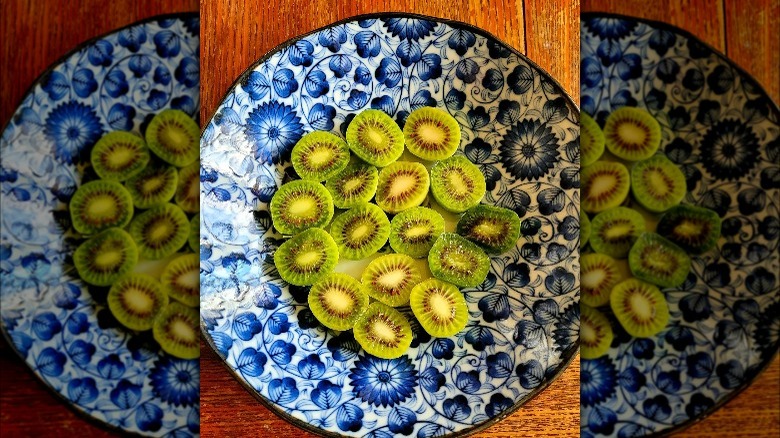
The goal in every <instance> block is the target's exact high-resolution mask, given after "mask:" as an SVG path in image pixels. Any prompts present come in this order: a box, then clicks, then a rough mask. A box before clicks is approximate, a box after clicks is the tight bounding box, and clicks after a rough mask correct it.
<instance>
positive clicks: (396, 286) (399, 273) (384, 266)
mask: <svg viewBox="0 0 780 438" xmlns="http://www.w3.org/2000/svg"><path fill="white" fill-rule="evenodd" d="M421 278H422V277H421V276H420V270H419V269H417V266H416V265H415V261H414V259H413V258H411V257H409V256H408V255H404V254H387V255H383V256H381V257H379V258H377V259H374V260H372V261H371V263H369V264H368V266H367V267H366V269H364V270H363V275H362V276H361V279H360V281H361V282H362V283H363V287H364V288H365V289H366V292H367V293H368V295H369V296H370V297H371V298H373V299H375V300H379V301H381V302H383V303H385V304H387V305H388V306H391V307H398V306H403V305H405V304H407V303H409V294H410V293H412V288H413V287H414V286H415V285H416V284H417V283H419V282H420V279H421Z"/></svg>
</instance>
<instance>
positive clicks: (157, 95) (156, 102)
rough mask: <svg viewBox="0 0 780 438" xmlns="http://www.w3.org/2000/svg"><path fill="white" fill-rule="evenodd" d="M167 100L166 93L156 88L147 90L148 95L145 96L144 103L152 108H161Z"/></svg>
mask: <svg viewBox="0 0 780 438" xmlns="http://www.w3.org/2000/svg"><path fill="white" fill-rule="evenodd" d="M167 102H168V93H166V92H165V91H162V90H158V89H156V88H154V89H152V91H150V92H149V96H148V97H147V98H146V104H147V105H149V107H151V108H152V109H154V110H159V109H162V107H164V106H165V104H166V103H167Z"/></svg>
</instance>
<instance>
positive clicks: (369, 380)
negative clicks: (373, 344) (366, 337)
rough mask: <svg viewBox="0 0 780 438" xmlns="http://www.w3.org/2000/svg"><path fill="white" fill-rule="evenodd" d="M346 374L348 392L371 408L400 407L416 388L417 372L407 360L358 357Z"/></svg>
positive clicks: (403, 357)
mask: <svg viewBox="0 0 780 438" xmlns="http://www.w3.org/2000/svg"><path fill="white" fill-rule="evenodd" d="M350 371H351V372H350V374H349V379H350V383H349V384H350V386H352V387H353V390H352V391H353V392H354V393H355V395H356V396H358V397H360V398H361V399H362V400H363V401H364V402H367V403H369V404H373V405H374V406H380V405H381V406H383V407H388V406H393V405H395V404H396V403H401V402H403V401H404V400H406V399H407V398H409V397H411V396H412V394H413V393H414V388H415V387H416V386H417V379H418V376H417V370H415V369H414V365H413V364H412V361H411V360H410V359H409V358H408V357H407V356H402V357H400V358H397V359H379V358H377V357H374V356H369V355H365V356H360V358H359V360H358V361H357V362H356V363H355V368H352V369H351V370H350Z"/></svg>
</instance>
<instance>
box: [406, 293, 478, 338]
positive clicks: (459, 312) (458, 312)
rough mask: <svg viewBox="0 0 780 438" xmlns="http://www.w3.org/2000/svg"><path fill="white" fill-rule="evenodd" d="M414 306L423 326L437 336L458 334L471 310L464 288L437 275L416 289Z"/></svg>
mask: <svg viewBox="0 0 780 438" xmlns="http://www.w3.org/2000/svg"><path fill="white" fill-rule="evenodd" d="M410 305H411V308H412V313H414V316H415V317H416V318H417V321H419V322H420V325H421V326H422V328H423V329H424V330H425V331H426V332H427V333H428V334H429V335H431V336H433V337H437V338H448V337H450V336H454V335H455V334H457V333H459V332H460V331H461V330H463V329H464V328H465V327H466V323H468V320H469V309H468V306H467V305H466V299H465V298H464V297H463V294H462V293H461V292H460V290H458V288H457V287H456V286H455V285H453V284H450V283H446V282H444V281H441V280H437V279H435V278H430V279H428V280H425V281H423V282H422V283H420V284H418V285H416V286H415V287H414V289H412V293H411V297H410Z"/></svg>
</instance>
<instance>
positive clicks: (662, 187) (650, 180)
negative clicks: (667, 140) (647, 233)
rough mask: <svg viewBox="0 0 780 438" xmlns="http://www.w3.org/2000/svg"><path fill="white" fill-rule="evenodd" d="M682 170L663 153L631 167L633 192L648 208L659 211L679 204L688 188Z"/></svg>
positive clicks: (638, 200)
mask: <svg viewBox="0 0 780 438" xmlns="http://www.w3.org/2000/svg"><path fill="white" fill-rule="evenodd" d="M686 187H687V186H686V183H685V175H684V174H683V173H682V170H680V168H678V167H677V165H676V164H674V163H672V162H671V161H670V160H669V159H668V158H666V157H665V156H663V155H655V156H653V157H651V158H648V159H646V160H642V161H639V162H637V163H635V164H634V165H633V166H632V167H631V192H632V193H633V194H634V198H635V199H636V200H637V202H639V203H640V204H641V205H642V206H643V207H645V208H646V209H648V210H650V211H652V212H655V213H658V212H662V211H666V210H668V209H669V208H671V207H673V206H675V205H677V204H679V203H680V201H682V199H683V197H685V192H686V190H687V188H686Z"/></svg>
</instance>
